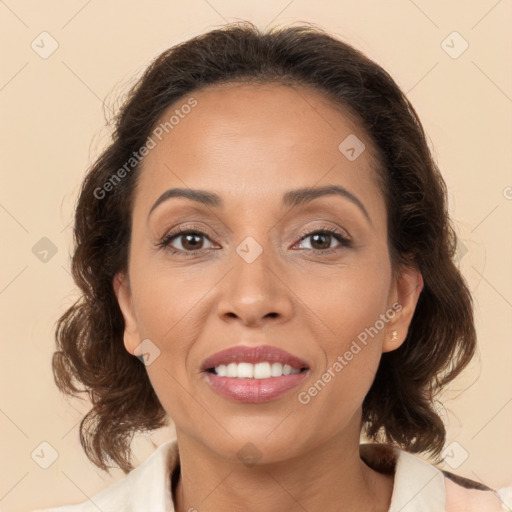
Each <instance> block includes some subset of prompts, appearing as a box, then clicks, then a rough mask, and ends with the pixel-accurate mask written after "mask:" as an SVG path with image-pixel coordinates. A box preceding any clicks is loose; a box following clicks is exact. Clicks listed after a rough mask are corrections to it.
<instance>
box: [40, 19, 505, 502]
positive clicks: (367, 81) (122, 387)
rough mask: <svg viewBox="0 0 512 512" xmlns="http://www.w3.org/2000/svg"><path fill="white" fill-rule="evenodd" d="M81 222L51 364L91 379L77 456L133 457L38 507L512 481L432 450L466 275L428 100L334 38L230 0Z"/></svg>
mask: <svg viewBox="0 0 512 512" xmlns="http://www.w3.org/2000/svg"><path fill="white" fill-rule="evenodd" d="M75 242H76V248H75V253H74V256H73V276H74V279H75V281H76V283H77V284H78V286H79V287H80V289H81V291H82V297H81V299H80V300H79V301H78V302H77V303H76V304H75V305H74V306H72V307H71V308H70V309H69V310H68V311H67V312H66V313H65V314H64V315H63V316H62V318H61V319H60V320H59V323H58V326H57V331H56V336H57V343H58V351H57V352H56V353H55V355H54V360H53V369H54V374H55V378H56V382H57V385H58V386H59V388H60V389H61V390H62V391H63V392H65V393H68V394H71V395H73V394H76V393H78V392H80V391H81V390H84V391H86V392H87V393H88V394H89V397H90V399H91V401H92V405H93V407H92V409H91V411H90V412H89V413H88V414H87V416H86V417H85V418H84V420H83V422H82V424H81V428H80V438H81V442H82V445H83V447H84V449H85V451H86V453H87V455H88V457H89V458H90V459H91V460H92V461H93V462H94V463H95V464H96V465H97V466H98V467H100V468H101V469H104V470H108V467H109V465H108V464H109V463H110V464H112V463H113V464H115V465H117V466H119V467H120V468H122V469H123V471H124V472H125V473H129V474H128V475H127V476H126V477H125V478H124V479H122V480H121V481H119V482H117V483H116V484H115V485H113V486H111V487H109V488H108V489H106V490H104V491H102V492H101V493H100V494H99V495H97V496H95V497H93V498H92V499H91V500H90V501H88V502H85V503H83V504H78V505H75V506H67V507H59V508H56V509H48V510H58V511H61V512H65V511H86V510H87V511H88V510H97V509H98V508H99V509H100V510H102V511H103V512H107V511H114V510H115V511H119V510H130V511H143V510H144V511H164V510H165V511H172V510H174V511H177V512H184V511H194V510H196V511H199V512H209V511H219V510H244V511H287V510H307V511H319V510H322V511H335V510H336V511H338V510H344V511H360V510H364V511H368V512H370V511H373V512H385V511H388V510H389V511H401V512H415V511H432V512H441V511H448V512H452V511H461V510H464V511H466V512H467V511H472V510H475V511H477V510H478V511H479V512H484V511H495V510H496V511H498V510H503V509H504V508H502V504H503V503H504V501H505V499H506V493H507V492H510V488H503V489H501V490H500V491H499V492H498V491H495V490H492V489H490V488H489V487H486V486H484V485H482V484H480V483H478V482H475V481H471V480H468V479H465V478H462V477H459V476H456V475H454V474H452V473H449V472H447V471H442V470H441V469H439V468H437V467H436V466H435V464H437V463H439V462H440V454H441V451H442V450H443V447H444V442H445V437H446V433H445V427H444V425H443V422H442V421H441V419H440V417H439V415H438V414H437V412H436V408H435V405H436V404H435V397H436V396H437V394H438V393H439V391H440V390H441V389H442V388H443V387H444V386H446V385H447V384H448V383H450V382H451V381H452V380H453V379H454V378H455V377H456V376H457V375H459V374H460V372H461V371H462V370H463V369H464V368H465V367H466V366H467V364H468V363H469V362H470V360H471V358H472V356H473V354H474V352H475V343H476V336H475V328H474V323H473V314H472V304H471V297H470V293H469V291H468V288H467V286H466V284H465V282H464V280H463V278H462V276H461V274H460V272H459V271H458V269H457V267H456V266H455V265H454V262H453V257H454V252H455V242H456V239H455V235H454V232H453V230H452V227H451V224H450V220H449V218H448V213H447V204H446V189H445V184H444V181H443V179H442V177H441V175H440V173H439V170H438V168H437V166H436V164H435V162H434V161H433V159H432V156H431V154H430V152H429V149H428V146H427V143H426V138H425V134H424V131H423V129H422V126H421V123H420V121H419V119H418V117H417V115H416V113H415V111H414V109H413V107H412V106H411V104H410V103H409V101H408V100H407V99H406V98H405V96H404V94H403V93H402V92H401V91H400V89H399V88H398V86H397V85H396V84H395V82H394V81H393V80H392V79H391V77H390V76H389V75H388V74H387V73H386V72H385V71H384V70H383V69H382V68H380V67H379V66H378V65H377V64H375V63H374V62H372V61H370V60H369V59H368V58H367V57H365V56H364V55H362V54H361V53H360V52H358V51H357V50H355V49H354V48H352V47H350V46H349V45H347V44H346V43H344V42H341V41H339V40H337V39H335V38H333V37H331V36H329V35H328V34H326V33H324V32H323V31H322V30H319V29H316V28H312V27H309V26H302V27H291V28H285V29H281V30H272V31H270V32H260V31H258V30H257V29H256V28H255V27H254V26H252V25H251V24H249V23H241V24H235V25H229V26H226V27H224V28H223V29H219V30H214V31H211V32H209V33H207V34H204V35H202V36H199V37H196V38H194V39H192V40H190V41H187V42H185V43H183V44H180V45H178V46H176V47H173V48H170V49H169V50H167V51H165V52H164V53H163V54H161V55H160V56H159V57H158V58H157V59H156V60H155V61H154V62H153V63H152V64H151V65H150V67H149V68H148V69H147V70H146V72H145V73H144V75H143V76H142V78H141V79H140V80H139V82H138V83H137V84H136V86H135V87H134V88H133V90H132V91H131V92H130V94H129V96H128V98H127V100H126V102H125V104H124V105H123V107H122V109H121V111H120V113H119V115H118V117H117V120H116V127H115V132H114V136H113V140H112V143H111V144H110V146H109V147H108V148H107V149H106V150H105V151H104V152H103V154H102V155H101V156H100V158H99V159H98V160H97V161H96V163H95V164H94V165H93V166H92V168H91V169H90V171H89V173H88V175H87V177H86V179H85V181H84V184H83V187H82V190H81V194H80V198H79V202H78V206H77V210H76V218H75ZM169 419H172V421H173V422H174V424H175V426H176V433H177V441H168V442H166V443H164V444H163V445H161V446H160V447H159V448H158V449H157V450H156V452H155V453H154V454H153V455H151V456H150V457H149V458H148V459H147V460H146V461H145V462H144V463H143V464H142V465H141V466H140V467H138V468H137V469H133V466H132V464H131V457H130V455H131V454H130V441H131V438H132V436H133V434H134V433H135V432H144V431H151V430H154V429H157V428H159V427H162V426H164V425H166V424H168V421H169ZM362 432H363V433H364V434H365V435H366V436H367V437H368V438H369V439H371V440H373V441H375V442H374V443H370V444H368V443H367V444H360V435H361V433H362ZM421 452H423V453H426V454H430V455H431V456H432V457H433V458H435V460H434V461H433V462H432V464H431V463H428V462H426V461H425V460H424V459H422V458H420V457H419V456H418V455H416V454H417V453H421ZM505 510H507V509H506V508H505Z"/></svg>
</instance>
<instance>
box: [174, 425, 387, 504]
mask: <svg viewBox="0 0 512 512" xmlns="http://www.w3.org/2000/svg"><path fill="white" fill-rule="evenodd" d="M355 433H356V434H357V435H356V436H354V435H351V436H347V435H346V433H342V434H340V435H337V436H336V437H334V438H331V439H329V440H328V441H326V442H325V443H323V444H317V445H315V446H314V447H313V448H312V449H310V450H307V451H305V452H303V453H300V454H299V455H297V456H295V457H293V458H289V459H286V460H281V461H278V462H273V463H267V464H254V465H246V464H244V463H242V462H240V461H238V460H229V459H226V458H223V457H221V456H220V455H218V454H217V453H215V452H213V451H212V450H210V449H209V448H208V447H206V446H205V445H204V444H201V443H198V442H197V440H196V439H194V438H191V437H189V436H187V435H186V434H183V433H182V432H180V431H178V430H177V438H178V445H179V452H180V465H181V474H180V478H179V480H178V483H177V486H176V488H175V490H174V496H173V499H174V503H175V510H176V512H189V511H200V512H214V511H218V510H239V509H242V508H243V510H244V511H247V512H263V511H268V510H322V511H324V512H331V511H332V512H334V511H340V510H342V511H344V512H352V511H354V512H355V511H360V510H365V511H367V512H371V511H375V512H386V511H387V510H388V509H389V505H390V502H391V495H392V488H393V476H392V475H385V474H382V473H378V472H377V471H374V470H373V469H371V468H370V467H368V466H367V465H366V464H365V463H364V462H363V461H362V460H361V458H360V456H359V432H358V431H356V432H355ZM348 438H350V443H348V442H347V441H348Z"/></svg>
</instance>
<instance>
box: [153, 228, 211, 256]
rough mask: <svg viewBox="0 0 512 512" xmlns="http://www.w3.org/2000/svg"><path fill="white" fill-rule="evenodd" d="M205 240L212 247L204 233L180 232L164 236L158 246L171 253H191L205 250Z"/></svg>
mask: <svg viewBox="0 0 512 512" xmlns="http://www.w3.org/2000/svg"><path fill="white" fill-rule="evenodd" d="M205 240H207V241H208V242H209V243H210V244H211V245H212V243H211V241H210V239H209V238H208V236H207V235H206V234H205V233H202V232H201V231H190V230H189V231H184V230H182V231H178V232H177V233H173V234H170V235H167V236H165V237H164V239H163V240H162V241H161V242H160V243H159V246H160V247H164V248H166V249H169V250H170V251H171V252H182V253H193V252H195V251H201V250H203V249H205V246H204V245H205Z"/></svg>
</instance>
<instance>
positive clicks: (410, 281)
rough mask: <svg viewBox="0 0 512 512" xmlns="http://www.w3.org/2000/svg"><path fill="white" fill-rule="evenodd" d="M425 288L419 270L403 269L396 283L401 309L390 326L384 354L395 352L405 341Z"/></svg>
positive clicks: (387, 330) (386, 334) (383, 348)
mask: <svg viewBox="0 0 512 512" xmlns="http://www.w3.org/2000/svg"><path fill="white" fill-rule="evenodd" d="M423 286H424V282H423V276H422V275H421V273H420V271H419V270H418V269H416V268H413V267H405V266H404V267H403V268H402V270H401V272H400V275H399V277H398V279H397V281H396V297H397V298H396V303H397V304H399V306H400V309H399V311H397V313H396V315H395V317H394V318H393V319H392V320H391V321H390V322H389V324H388V327H387V329H386V332H385V338H384V341H383V343H382V352H390V351H391V350H395V349H397V348H398V347H400V346H401V345H402V343H403V342H404V341H405V338H406V337H407V332H408V329H409V325H410V323H411V321H412V318H413V315H414V311H415V310H416V305H417V303H418V299H419V296H420V293H421V291H422V290H423Z"/></svg>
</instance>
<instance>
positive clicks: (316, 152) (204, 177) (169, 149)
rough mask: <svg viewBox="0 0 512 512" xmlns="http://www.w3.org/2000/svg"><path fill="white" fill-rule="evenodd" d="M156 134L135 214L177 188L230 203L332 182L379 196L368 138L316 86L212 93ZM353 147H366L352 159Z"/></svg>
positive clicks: (168, 118)
mask: <svg viewBox="0 0 512 512" xmlns="http://www.w3.org/2000/svg"><path fill="white" fill-rule="evenodd" d="M187 105H194V106H193V107H189V106H187ZM155 129H156V130H157V131H155ZM155 129H154V130H153V133H152V135H151V137H152V139H153V140H154V142H155V145H154V147H153V149H151V150H150V151H149V153H148V154H147V156H145V158H144V160H143V165H142V170H141V175H140V177H139V183H138V188H137V193H136V196H137V197H136V205H135V207H136V208H138V207H142V206H141V205H144V206H145V208H146V209H147V208H148V204H149V203H150V202H151V201H154V200H155V198H156V197H158V196H159V195H160V194H161V193H162V192H163V191H165V190H166V189H168V188H171V187H190V188H201V189H207V190H212V191H216V192H217V193H218V194H219V195H221V196H223V197H225V198H226V201H227V202H229V201H238V202H240V201H242V200H243V199H245V200H247V199H248V198H252V199H254V200H269V199H271V198H273V197H276V198H279V199H280V198H281V196H282V194H283V193H284V192H285V191H287V190H289V189H291V188H300V187H313V186H315V185H316V184H319V185H322V184H327V183H329V184H340V185H342V186H344V187H346V188H348V189H351V190H352V191H354V192H357V191H359V193H360V194H361V193H362V191H364V195H366V196H367V197H368V196H372V195H373V198H372V197H370V199H373V200H375V199H376V196H379V195H380V190H379V187H378V186H377V182H376V179H375V178H376V175H375V172H374V171H373V169H372V167H373V161H374V158H373V154H374V153H373V146H372V143H371V141H370V140H369V138H368V135H367V134H366V133H365V132H364V131H363V130H362V128H361V127H360V126H359V124H358V123H357V121H355V120H354V119H353V117H352V116H350V115H349V114H348V111H344V110H343V109H342V108H341V107H339V106H338V105H335V104H333V103H332V102H331V101H329V100H328V99H327V98H326V97H325V96H324V95H323V94H322V93H320V92H318V91H315V90H313V89H310V88H306V87H302V86H296V85H294V86H290V85H283V84H262V85H260V84H226V85H220V86H218V85H217V86H213V87H208V88H206V89H202V90H200V91H195V92H194V93H193V94H191V95H190V96H188V97H184V98H182V99H181V100H179V101H177V102H176V103H174V104H173V105H172V106H170V107H169V108H168V109H167V110H166V111H165V113H164V114H163V115H162V116H161V118H160V120H159V122H158V123H157V125H156V126H155ZM155 133H156V134H157V135H155ZM344 141H349V142H348V143H344ZM340 144H341V146H340ZM347 144H348V146H353V147H354V148H355V151H357V152H359V151H361V150H362V148H365V149H364V150H362V152H361V154H360V155H359V156H357V155H356V156H357V158H356V159H352V158H347V155H348V156H349V157H351V156H353V152H352V153H346V152H345V151H346V150H347V149H349V150H350V149H351V148H350V147H348V146H347ZM373 202H375V201H373Z"/></svg>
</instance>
